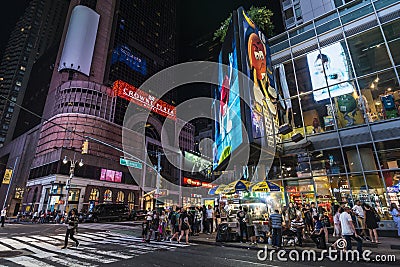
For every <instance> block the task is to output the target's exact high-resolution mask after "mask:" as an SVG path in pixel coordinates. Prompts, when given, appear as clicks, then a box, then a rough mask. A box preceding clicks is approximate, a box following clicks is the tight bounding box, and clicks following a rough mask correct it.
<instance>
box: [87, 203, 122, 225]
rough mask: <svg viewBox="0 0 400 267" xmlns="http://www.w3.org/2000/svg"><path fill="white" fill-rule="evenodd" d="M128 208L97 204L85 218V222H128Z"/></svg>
mask: <svg viewBox="0 0 400 267" xmlns="http://www.w3.org/2000/svg"><path fill="white" fill-rule="evenodd" d="M128 219H129V208H128V207H127V206H126V205H124V204H99V205H97V206H95V207H94V209H93V211H91V212H89V213H88V214H87V216H86V218H85V221H86V222H101V221H106V220H108V221H112V220H118V221H122V220H128Z"/></svg>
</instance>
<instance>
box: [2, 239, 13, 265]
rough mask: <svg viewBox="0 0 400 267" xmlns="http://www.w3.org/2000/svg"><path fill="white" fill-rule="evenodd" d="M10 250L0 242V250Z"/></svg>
mask: <svg viewBox="0 0 400 267" xmlns="http://www.w3.org/2000/svg"><path fill="white" fill-rule="evenodd" d="M10 250H11V248H9V247H6V246H3V245H2V244H0V251H10ZM0 267H1V266H0Z"/></svg>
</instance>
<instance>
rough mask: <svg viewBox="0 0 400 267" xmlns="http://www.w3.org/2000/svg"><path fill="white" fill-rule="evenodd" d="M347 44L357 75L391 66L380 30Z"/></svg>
mask: <svg viewBox="0 0 400 267" xmlns="http://www.w3.org/2000/svg"><path fill="white" fill-rule="evenodd" d="M348 44H349V47H350V51H351V57H352V59H353V63H354V68H355V69H356V73H357V75H359V76H360V75H365V74H369V73H371V72H375V71H379V70H381V69H385V68H388V67H390V66H391V63H390V60H389V56H388V53H387V50H386V47H385V43H384V40H383V36H382V33H381V31H380V29H379V28H378V27H377V28H374V29H372V30H370V31H368V32H364V33H362V34H359V35H356V36H353V37H351V38H349V39H348Z"/></svg>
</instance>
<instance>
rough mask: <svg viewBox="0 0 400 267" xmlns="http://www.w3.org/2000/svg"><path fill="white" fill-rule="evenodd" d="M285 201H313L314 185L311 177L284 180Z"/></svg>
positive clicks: (300, 202) (301, 202) (298, 202)
mask: <svg viewBox="0 0 400 267" xmlns="http://www.w3.org/2000/svg"><path fill="white" fill-rule="evenodd" d="M284 184H285V192H286V197H287V200H288V201H287V202H293V203H296V204H304V203H310V202H315V194H314V185H313V181H312V179H302V180H289V181H287V180H286V181H285V180H284Z"/></svg>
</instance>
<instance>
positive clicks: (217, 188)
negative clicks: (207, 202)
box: [208, 184, 226, 195]
mask: <svg viewBox="0 0 400 267" xmlns="http://www.w3.org/2000/svg"><path fill="white" fill-rule="evenodd" d="M225 187H226V185H225V184H220V185H217V186H214V187H213V188H211V189H210V190H209V191H208V194H209V195H219V194H220V193H221V191H222V190H224V188H225Z"/></svg>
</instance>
